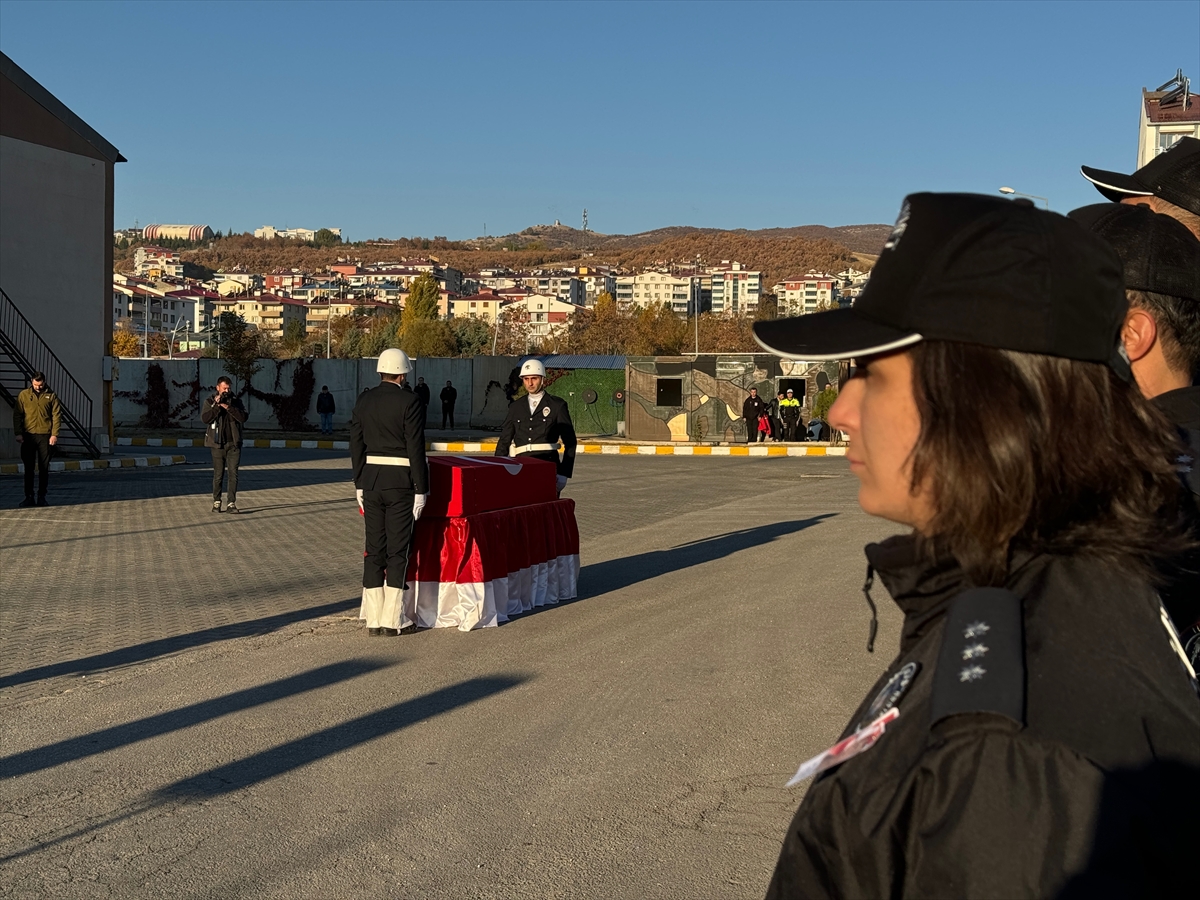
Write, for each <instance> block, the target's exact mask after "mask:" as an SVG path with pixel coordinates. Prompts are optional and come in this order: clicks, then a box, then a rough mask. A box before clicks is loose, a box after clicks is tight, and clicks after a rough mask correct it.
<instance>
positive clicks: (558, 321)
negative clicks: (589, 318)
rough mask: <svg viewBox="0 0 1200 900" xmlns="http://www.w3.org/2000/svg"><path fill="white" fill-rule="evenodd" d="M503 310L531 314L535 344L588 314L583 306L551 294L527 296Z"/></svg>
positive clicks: (513, 301)
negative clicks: (576, 318) (517, 310)
mask: <svg viewBox="0 0 1200 900" xmlns="http://www.w3.org/2000/svg"><path fill="white" fill-rule="evenodd" d="M502 309H524V310H525V311H526V312H528V313H529V337H530V340H531V341H534V342H536V341H540V340H541V339H542V338H545V337H550V336H552V335H553V334H555V333H557V332H559V331H562V330H565V329H566V328H567V326H568V325H569V324H570V323H571V319H572V318H573V317H574V316H576V315H578V314H580V313H581V312H582V313H583V314H585V315H586V314H587V312H586V310H584V308H583V306H581V305H579V304H575V303H567V302H566V301H565V300H561V299H559V298H558V297H554V296H551V295H550V294H527V295H526V296H524V297H522V298H520V299H518V300H512V301H510V302H508V303H505V304H504V305H503V307H502Z"/></svg>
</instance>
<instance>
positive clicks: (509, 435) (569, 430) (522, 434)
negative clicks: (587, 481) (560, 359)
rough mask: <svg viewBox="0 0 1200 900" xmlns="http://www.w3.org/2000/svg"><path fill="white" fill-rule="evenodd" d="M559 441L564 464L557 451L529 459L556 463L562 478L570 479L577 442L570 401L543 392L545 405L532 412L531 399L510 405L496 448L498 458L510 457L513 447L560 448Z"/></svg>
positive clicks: (541, 403)
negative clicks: (536, 445)
mask: <svg viewBox="0 0 1200 900" xmlns="http://www.w3.org/2000/svg"><path fill="white" fill-rule="evenodd" d="M559 440H561V441H562V445H563V455H562V459H561V460H560V459H559V458H558V451H557V450H542V451H537V452H534V453H531V454H529V455H530V456H533V457H535V458H537V459H545V460H549V461H552V462H554V463H556V464H557V465H558V474H559V475H562V476H563V477H565V478H570V477H571V473H572V472H573V471H574V470H575V444H576V440H575V426H574V425H572V424H571V413H570V412H569V411H568V410H567V401H566V400H563V399H562V398H561V397H555V396H553V395H552V394H550V393H548V392H543V393H542V399H541V402H539V403H538V405H537V408H536V409H534V410H533V412H530V411H529V397H528V396H527V395H523V396H520V397H518V398H517V399H516V400H514V401H513V402H512V403H510V404H509V405H508V415H507V416H505V418H504V427H503V428H502V429H500V440H499V442H497V444H496V455H497V456H508V453H509V450H510V449H511V448H512V447H523V446H525V445H526V444H552V445H555V446H557V445H558V442H559Z"/></svg>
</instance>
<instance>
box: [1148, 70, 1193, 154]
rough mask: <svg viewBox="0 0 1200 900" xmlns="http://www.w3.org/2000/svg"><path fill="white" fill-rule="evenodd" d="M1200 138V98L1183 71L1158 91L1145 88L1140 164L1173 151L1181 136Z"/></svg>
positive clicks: (1177, 73)
mask: <svg viewBox="0 0 1200 900" xmlns="http://www.w3.org/2000/svg"><path fill="white" fill-rule="evenodd" d="M1185 137H1194V138H1200V98H1197V97H1196V95H1195V94H1193V93H1192V92H1191V82H1190V80H1189V79H1188V77H1187V76H1186V75H1184V74H1183V70H1182V69H1181V70H1179V71H1178V72H1176V73H1175V77H1174V78H1172V79H1171V80H1170V81H1168V82H1167V83H1166V84H1164V85H1162V86H1160V87H1159V89H1158V90H1156V91H1148V90H1146V89H1145V88H1142V108H1141V115H1140V118H1139V122H1138V155H1137V167H1138V168H1139V169H1140V168H1141V167H1142V166H1144V165H1146V163H1148V162H1150V160H1152V159H1154V157H1156V156H1158V154H1160V153H1162V152H1163V151H1165V150H1170V149H1171V148H1172V147H1174V146H1175V144H1176V143H1178V141H1179V139H1180V138H1185Z"/></svg>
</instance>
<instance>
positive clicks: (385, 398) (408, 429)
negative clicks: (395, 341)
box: [350, 381, 429, 494]
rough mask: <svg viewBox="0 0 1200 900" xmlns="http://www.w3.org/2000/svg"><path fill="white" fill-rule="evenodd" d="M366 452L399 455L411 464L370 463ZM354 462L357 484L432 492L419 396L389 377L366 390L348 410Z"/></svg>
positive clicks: (368, 487) (373, 488)
mask: <svg viewBox="0 0 1200 900" xmlns="http://www.w3.org/2000/svg"><path fill="white" fill-rule="evenodd" d="M368 456H388V457H401V458H404V459H407V460H408V463H409V464H408V465H407V466H390V465H377V464H375V463H370V462H367V457H368ZM350 461H351V463H352V464H353V466H354V486H355V487H356V488H361V489H362V490H364V491H383V490H389V489H400V490H411V491H413V492H415V493H417V494H428V493H429V464H428V463H427V462H426V461H425V407H424V405H423V404H422V403H421V398H420V397H418V396H417V395H416V394H414V393H413V392H412V391H406V390H404V389H403V388H402V387H401V386H400V385H398V384H393V383H392V382H388V381H385V382H383V383H381V384H380V385H379V386H378V387H374V388H371V389H370V390H369V391H364V392H363V393H362V394H361V395H360V396H359V398H358V402H357V403H355V404H354V412H353V413H352V414H351V415H350Z"/></svg>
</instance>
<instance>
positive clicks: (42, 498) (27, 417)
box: [13, 372, 62, 506]
mask: <svg viewBox="0 0 1200 900" xmlns="http://www.w3.org/2000/svg"><path fill="white" fill-rule="evenodd" d="M60 427H62V405H61V404H60V403H59V402H58V397H57V396H56V395H55V393H54V391H52V390H50V389H49V388H48V387H46V376H45V375H43V374H42V373H41V372H34V373H33V377H32V378H31V379H30V380H29V387H27V388H26V389H25V390H23V391H21V393H19V394H17V403H16V405H15V406H13V434H14V435H15V436H16V439H17V443H18V444H20V445H21V462H22V463H24V464H25V499H24V500H22V501H21V503H20V504H19V505H20V506H34V505H35V503H36V505H37V506H49V505H50V504H49V503H48V502H47V501H46V487H47V484H46V482H47V479H48V478H49V477H50V448H51V447H53V446H54V445H56V444H57V443H58V430H59V428H60ZM35 466H36V467H37V473H38V492H37V500H36V501H34V499H33V470H34V467H35Z"/></svg>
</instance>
